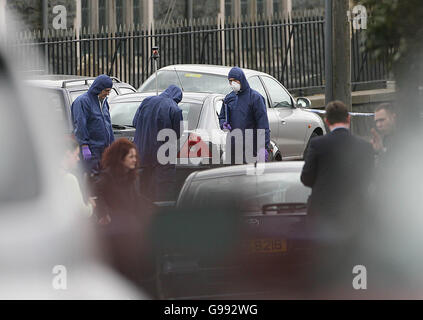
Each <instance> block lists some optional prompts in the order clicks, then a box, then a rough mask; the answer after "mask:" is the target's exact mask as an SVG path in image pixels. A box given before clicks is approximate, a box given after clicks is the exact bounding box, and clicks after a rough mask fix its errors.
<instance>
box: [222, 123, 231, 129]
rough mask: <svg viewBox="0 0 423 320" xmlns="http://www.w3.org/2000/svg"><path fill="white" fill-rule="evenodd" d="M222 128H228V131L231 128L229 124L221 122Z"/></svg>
mask: <svg viewBox="0 0 423 320" xmlns="http://www.w3.org/2000/svg"><path fill="white" fill-rule="evenodd" d="M223 129H224V130H225V129H226V130H229V131H231V130H232V128H231V125H230V124H229V123H227V122H223Z"/></svg>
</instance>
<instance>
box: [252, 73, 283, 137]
mask: <svg viewBox="0 0 423 320" xmlns="http://www.w3.org/2000/svg"><path fill="white" fill-rule="evenodd" d="M248 83H249V84H250V87H251V88H252V89H254V90H256V91H257V92H258V93H260V94H261V95H262V96H263V97H264V100H266V109H267V117H268V119H269V127H270V140H272V141H274V142H275V143H276V144H278V142H277V138H278V136H279V120H278V119H279V117H278V114H277V112H276V110H275V109H273V108H270V102H269V97H268V96H267V93H266V90H265V89H264V87H263V84H262V82H261V80H260V78H259V77H258V76H252V77H250V78H248Z"/></svg>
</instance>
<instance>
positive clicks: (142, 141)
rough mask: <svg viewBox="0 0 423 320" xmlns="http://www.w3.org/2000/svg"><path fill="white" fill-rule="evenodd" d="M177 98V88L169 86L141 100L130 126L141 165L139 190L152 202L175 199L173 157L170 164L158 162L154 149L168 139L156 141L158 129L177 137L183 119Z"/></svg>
mask: <svg viewBox="0 0 423 320" xmlns="http://www.w3.org/2000/svg"><path fill="white" fill-rule="evenodd" d="M181 100H182V91H181V89H180V88H178V87H177V86H175V85H171V86H169V87H168V88H167V89H166V90H165V91H164V92H162V93H161V94H160V95H158V96H152V97H148V98H146V99H144V100H143V102H142V103H141V105H140V106H139V108H138V110H137V112H136V114H135V116H134V120H133V126H134V127H135V128H136V130H135V138H134V143H135V145H136V146H137V149H138V152H139V154H140V162H141V167H142V168H143V174H142V176H143V180H144V181H145V183H144V184H143V186H144V187H145V190H143V191H144V194H145V195H146V196H148V197H149V198H150V199H151V200H152V201H165V200H175V198H176V190H175V187H176V170H175V169H176V168H175V161H176V159H174V160H175V161H173V163H168V164H160V162H159V161H158V158H157V152H158V150H159V148H160V147H161V146H162V145H163V144H164V143H166V142H167V141H168V140H166V141H158V134H159V132H160V131H161V130H163V129H170V130H173V131H174V132H175V134H176V139H178V140H179V138H180V136H181V132H180V125H181V121H183V118H182V110H181V109H180V108H179V107H178V103H179V102H181ZM175 143H177V142H176V141H175ZM175 147H176V146H175ZM166 156H169V155H168V154H166Z"/></svg>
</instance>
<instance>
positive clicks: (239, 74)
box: [228, 67, 250, 92]
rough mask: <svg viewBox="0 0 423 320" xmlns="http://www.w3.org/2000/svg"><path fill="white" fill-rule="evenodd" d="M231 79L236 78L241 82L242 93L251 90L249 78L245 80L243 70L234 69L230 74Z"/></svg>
mask: <svg viewBox="0 0 423 320" xmlns="http://www.w3.org/2000/svg"><path fill="white" fill-rule="evenodd" d="M231 78H234V79H236V80H239V81H240V82H241V92H243V91H246V90H248V89H250V85H249V83H248V81H247V78H245V74H244V71H242V69H241V68H239V67H233V68H232V69H231V70H230V71H229V73H228V79H231Z"/></svg>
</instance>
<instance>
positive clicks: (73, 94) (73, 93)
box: [69, 89, 88, 103]
mask: <svg viewBox="0 0 423 320" xmlns="http://www.w3.org/2000/svg"><path fill="white" fill-rule="evenodd" d="M87 91H88V89H86V90H80V91H71V92H69V97H70V100H71V103H72V102H74V101H75V100H76V98H78V97H79V96H81V95H83V94H84V93H85V92H87Z"/></svg>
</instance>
